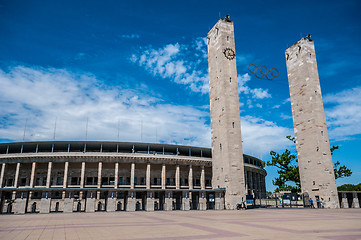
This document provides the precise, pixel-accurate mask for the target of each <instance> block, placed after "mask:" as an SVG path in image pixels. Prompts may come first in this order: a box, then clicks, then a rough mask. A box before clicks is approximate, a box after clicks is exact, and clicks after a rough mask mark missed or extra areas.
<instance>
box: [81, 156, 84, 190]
mask: <svg viewBox="0 0 361 240" xmlns="http://www.w3.org/2000/svg"><path fill="white" fill-rule="evenodd" d="M84 178H85V162H82V163H81V173H80V188H84Z"/></svg>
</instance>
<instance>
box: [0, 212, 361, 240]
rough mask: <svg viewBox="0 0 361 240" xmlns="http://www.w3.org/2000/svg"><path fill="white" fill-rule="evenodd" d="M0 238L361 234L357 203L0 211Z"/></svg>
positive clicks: (355, 236)
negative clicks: (159, 209) (293, 206)
mask: <svg viewBox="0 0 361 240" xmlns="http://www.w3.org/2000/svg"><path fill="white" fill-rule="evenodd" d="M0 239H97V240H103V239H133V240H134V239H137V240H140V239H147V240H154V239H164V240H165V239H170V240H174V239H258V240H261V239H339V240H341V239H347V240H354V239H361V209H332V210H330V209H253V210H247V211H237V210H234V211H172V212H165V211H162V212H113V213H106V212H98V213H69V214H67V213H58V214H55V213H53V214H26V215H0Z"/></svg>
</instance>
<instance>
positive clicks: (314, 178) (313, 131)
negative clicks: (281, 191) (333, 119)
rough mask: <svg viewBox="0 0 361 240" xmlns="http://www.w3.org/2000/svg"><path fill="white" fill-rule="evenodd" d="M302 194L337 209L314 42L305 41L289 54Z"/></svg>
mask: <svg viewBox="0 0 361 240" xmlns="http://www.w3.org/2000/svg"><path fill="white" fill-rule="evenodd" d="M286 64H287V72H288V81H289V88H290V96H291V105H292V116H293V124H294V131H295V139H296V147H297V156H298V164H299V172H300V180H301V190H302V192H303V193H308V194H309V196H310V197H311V198H312V199H313V200H314V201H315V200H316V199H317V198H319V199H320V200H321V201H322V202H323V203H324V205H325V207H326V208H338V207H339V202H338V196H337V187H336V181H335V176H334V170H333V164H332V156H331V152H330V143H329V138H328V133H327V125H326V118H325V113H324V108H323V101H322V95H321V88H320V82H319V76H318V70H317V62H316V53H315V47H314V42H313V40H311V39H309V38H302V39H301V40H299V41H298V42H297V43H295V44H294V45H292V46H291V47H289V48H288V49H287V50H286Z"/></svg>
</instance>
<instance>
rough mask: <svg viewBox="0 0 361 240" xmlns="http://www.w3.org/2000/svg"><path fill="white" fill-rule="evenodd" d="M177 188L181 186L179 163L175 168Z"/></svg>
mask: <svg viewBox="0 0 361 240" xmlns="http://www.w3.org/2000/svg"><path fill="white" fill-rule="evenodd" d="M175 188H176V189H179V188H180V171H179V165H177V166H176V169H175Z"/></svg>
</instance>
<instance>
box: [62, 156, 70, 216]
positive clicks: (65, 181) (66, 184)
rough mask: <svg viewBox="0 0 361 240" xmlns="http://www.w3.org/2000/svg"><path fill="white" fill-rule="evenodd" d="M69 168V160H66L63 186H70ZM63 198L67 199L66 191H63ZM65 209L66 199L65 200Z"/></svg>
mask: <svg viewBox="0 0 361 240" xmlns="http://www.w3.org/2000/svg"><path fill="white" fill-rule="evenodd" d="M68 170H69V162H65V164H64V178H63V188H66V187H67V186H68ZM62 199H65V191H63V193H62ZM64 209H65V200H64ZM63 211H64V212H65V210H63Z"/></svg>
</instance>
